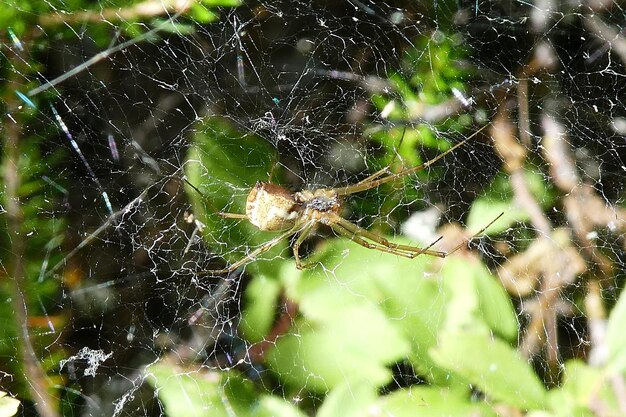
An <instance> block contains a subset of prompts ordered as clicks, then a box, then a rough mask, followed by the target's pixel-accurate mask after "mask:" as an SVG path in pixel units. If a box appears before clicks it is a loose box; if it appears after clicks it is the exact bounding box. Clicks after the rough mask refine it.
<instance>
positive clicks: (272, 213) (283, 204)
mask: <svg viewBox="0 0 626 417" xmlns="http://www.w3.org/2000/svg"><path fill="white" fill-rule="evenodd" d="M485 127H486V126H483V127H482V128H481V129H479V130H478V131H476V132H474V133H473V134H472V135H470V136H469V137H467V138H466V139H465V140H463V141H461V142H459V143H458V144H456V145H454V146H453V147H451V148H450V149H448V150H447V151H445V152H443V153H441V154H440V155H438V156H436V157H435V158H433V159H431V160H429V161H427V162H425V163H423V164H421V165H418V166H415V167H411V168H406V169H403V170H401V171H400V172H397V173H389V168H390V166H387V167H385V168H383V169H381V170H380V171H377V172H375V173H374V174H372V175H370V176H369V177H367V178H365V179H363V180H362V181H360V182H358V183H356V184H353V185H348V186H345V187H339V188H317V189H313V190H302V191H298V192H295V193H293V192H291V191H289V190H288V189H286V188H285V187H282V186H280V185H276V184H272V183H270V182H257V183H256V185H255V186H254V187H253V188H252V190H250V193H249V194H248V198H247V201H246V213H245V214H238V213H225V212H220V213H219V215H220V216H221V217H224V218H230V219H242V220H248V221H250V223H252V224H253V225H254V226H256V227H257V228H258V229H259V230H263V231H270V232H282V233H280V234H279V235H277V236H276V237H274V238H273V239H270V240H269V241H267V242H266V243H264V244H262V245H261V246H259V247H258V248H256V249H255V250H253V251H252V252H250V253H249V254H248V255H247V256H245V257H244V258H242V259H240V260H239V261H237V262H235V263H233V264H232V265H230V266H229V267H227V268H224V269H218V270H209V271H206V274H228V273H231V272H233V271H235V270H236V269H237V268H239V267H241V266H244V265H246V264H248V263H250V262H252V261H254V260H255V259H256V258H257V257H258V256H259V255H261V254H263V253H265V252H267V251H269V250H270V249H271V248H272V247H274V246H275V245H277V244H278V243H280V242H281V241H282V240H284V239H288V238H290V237H291V236H293V235H296V234H298V237H297V239H296V240H295V242H294V243H293V246H292V249H293V255H294V258H295V260H296V267H297V268H298V269H304V268H307V267H309V266H311V264H306V263H304V262H302V260H301V258H300V253H299V249H300V245H301V244H302V242H304V240H305V239H306V238H307V237H308V236H309V235H310V233H311V232H312V231H313V229H314V228H315V227H317V226H318V225H319V224H323V225H326V226H329V227H330V228H331V229H332V230H333V231H334V232H335V233H336V234H337V235H339V236H344V237H346V238H348V239H350V240H352V241H353V242H355V243H357V244H359V245H361V246H364V247H366V248H369V249H375V250H379V251H381V252H387V253H391V254H394V255H399V256H403V257H406V258H410V259H413V258H415V257H417V256H419V255H422V254H424V255H430V256H436V257H439V258H445V257H447V256H448V255H450V254H452V253H454V252H455V251H457V250H458V249H459V248H461V247H462V246H463V245H464V244H467V243H469V241H470V240H471V239H473V238H474V237H476V236H478V235H480V234H481V233H483V232H484V231H485V230H486V229H487V228H488V227H489V226H491V225H492V224H493V223H494V222H495V221H496V220H498V218H500V217H501V216H502V214H500V215H499V216H498V217H496V218H495V219H493V220H492V221H491V222H490V223H489V224H488V225H487V226H485V227H484V228H483V229H481V230H480V231H479V232H477V233H476V234H474V235H473V236H472V237H470V238H469V239H466V240H464V241H463V242H461V243H460V244H459V245H457V246H455V247H454V248H453V249H452V250H450V251H449V252H443V251H438V250H433V249H431V248H432V246H434V245H435V244H436V243H437V242H439V241H440V240H441V239H442V237H440V238H439V239H437V240H435V241H434V242H433V243H431V244H430V245H428V246H427V247H425V248H420V247H417V246H410V245H402V244H396V243H392V242H390V241H388V240H387V239H385V238H384V237H382V236H380V235H378V234H376V233H373V232H370V231H369V230H366V229H364V228H362V227H360V226H357V225H356V224H354V223H352V222H350V221H348V220H346V219H344V218H343V217H341V209H342V201H341V200H342V198H343V197H345V196H348V195H350V194H354V193H359V192H362V191H366V190H369V189H372V188H375V187H378V186H379V185H381V184H385V183H388V182H392V181H395V180H397V179H400V178H402V177H404V176H407V175H410V174H413V173H415V172H417V171H420V170H422V169H424V168H427V167H428V166H430V165H432V164H434V163H435V162H437V161H438V160H439V159H441V158H443V157H444V156H446V155H447V154H448V153H450V152H452V151H454V150H455V149H457V148H459V147H461V146H463V145H464V144H465V143H466V142H467V141H469V140H470V139H472V138H473V137H474V136H476V135H477V134H478V133H479V132H480V131H482V130H483V129H484V128H485ZM194 188H195V187H194Z"/></svg>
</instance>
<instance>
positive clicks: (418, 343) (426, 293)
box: [281, 239, 447, 383]
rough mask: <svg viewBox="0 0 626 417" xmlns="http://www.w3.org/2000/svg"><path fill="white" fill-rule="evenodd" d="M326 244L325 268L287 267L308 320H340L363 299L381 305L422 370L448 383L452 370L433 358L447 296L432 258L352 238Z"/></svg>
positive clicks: (289, 288) (288, 285)
mask: <svg viewBox="0 0 626 417" xmlns="http://www.w3.org/2000/svg"><path fill="white" fill-rule="evenodd" d="M394 241H395V242H397V243H410V242H408V241H406V240H397V239H396V240H394ZM326 243H327V246H326V250H325V251H324V252H323V253H321V254H320V255H319V257H318V260H319V262H320V264H323V265H324V266H323V267H321V266H319V267H317V268H313V269H311V270H308V271H306V272H304V273H298V272H294V271H293V268H285V269H284V270H283V271H282V273H281V276H282V278H283V282H284V283H285V289H286V293H287V296H288V297H289V298H290V299H292V300H294V301H296V302H297V303H298V304H299V305H300V309H301V311H303V313H304V314H305V316H306V317H307V319H310V320H316V321H332V320H337V319H341V318H342V317H343V310H344V309H348V308H352V307H354V306H358V305H361V304H363V303H369V304H373V305H377V306H378V308H379V309H380V310H381V311H382V313H384V314H385V316H386V317H387V321H388V322H389V323H391V324H392V325H393V326H395V327H397V328H398V330H399V331H400V332H401V333H402V334H403V338H404V339H405V340H406V341H408V342H409V344H410V352H409V356H408V357H409V359H410V361H411V364H412V365H413V366H414V367H415V368H416V369H417V371H418V372H419V373H421V374H422V375H424V376H425V377H426V378H428V379H429V380H431V381H435V380H437V381H440V382H442V383H445V381H446V379H447V373H446V372H445V371H443V370H441V369H440V368H438V367H437V366H436V365H435V364H434V362H432V360H430V357H429V356H428V350H429V349H430V348H431V347H433V346H435V344H436V341H437V333H438V328H439V325H440V323H441V320H442V318H443V316H444V314H443V312H444V307H445V300H446V298H445V297H444V296H443V295H442V288H441V285H440V282H438V280H437V276H436V275H433V276H430V277H429V275H428V271H427V267H428V265H429V264H430V263H431V261H432V259H430V258H429V257H427V256H420V257H418V258H416V259H413V260H410V259H405V258H402V257H398V256H394V255H391V254H386V253H381V252H378V251H373V250H370V249H366V248H363V247H361V246H359V245H357V244H355V243H354V242H351V241H349V240H347V239H331V240H328V241H327V242H326ZM342 342H343V341H342V339H339V340H337V343H342Z"/></svg>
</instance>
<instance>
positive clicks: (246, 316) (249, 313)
mask: <svg viewBox="0 0 626 417" xmlns="http://www.w3.org/2000/svg"><path fill="white" fill-rule="evenodd" d="M290 266H291V265H290ZM280 290H281V287H280V284H279V282H278V281H276V280H272V279H269V278H268V277H267V276H265V275H262V274H259V275H255V276H254V278H253V279H252V281H251V282H250V284H249V285H248V287H247V288H246V292H245V307H244V310H243V316H242V319H241V322H240V324H239V330H240V331H241V333H242V334H243V335H244V336H245V337H246V339H247V340H248V341H250V342H259V341H261V340H263V337H264V336H266V335H267V333H268V332H269V330H270V328H271V327H272V323H273V322H274V318H275V315H276V305H277V303H278V296H279V294H280Z"/></svg>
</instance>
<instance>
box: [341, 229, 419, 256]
mask: <svg viewBox="0 0 626 417" xmlns="http://www.w3.org/2000/svg"><path fill="white" fill-rule="evenodd" d="M331 228H332V229H333V230H334V231H335V232H337V234H339V235H340V236H343V237H346V238H348V239H350V240H351V241H353V242H354V243H357V244H359V245H361V246H363V247H364V248H367V249H375V250H379V251H381V252H386V253H391V254H393V255H398V256H404V257H405V258H409V259H413V258H415V257H416V256H417V255H419V253H415V252H414V253H410V252H405V251H402V250H400V249H395V248H391V247H388V246H384V245H382V244H378V243H372V242H368V241H367V240H365V239H363V238H362V237H361V236H359V235H358V234H355V233H353V232H351V231H349V230H347V229H346V228H344V227H343V226H341V225H340V224H338V223H335V224H332V225H331Z"/></svg>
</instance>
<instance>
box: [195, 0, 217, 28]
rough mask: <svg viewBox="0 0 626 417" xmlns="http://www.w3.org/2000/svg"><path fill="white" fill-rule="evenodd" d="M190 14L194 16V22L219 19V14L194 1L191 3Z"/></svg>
mask: <svg viewBox="0 0 626 417" xmlns="http://www.w3.org/2000/svg"><path fill="white" fill-rule="evenodd" d="M191 16H192V17H193V18H194V20H195V22H196V24H199V23H204V24H206V23H212V22H215V21H217V20H218V19H219V15H218V14H217V13H215V12H213V11H212V10H209V9H208V8H207V7H206V6H204V5H203V4H198V3H194V4H192V5H191Z"/></svg>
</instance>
